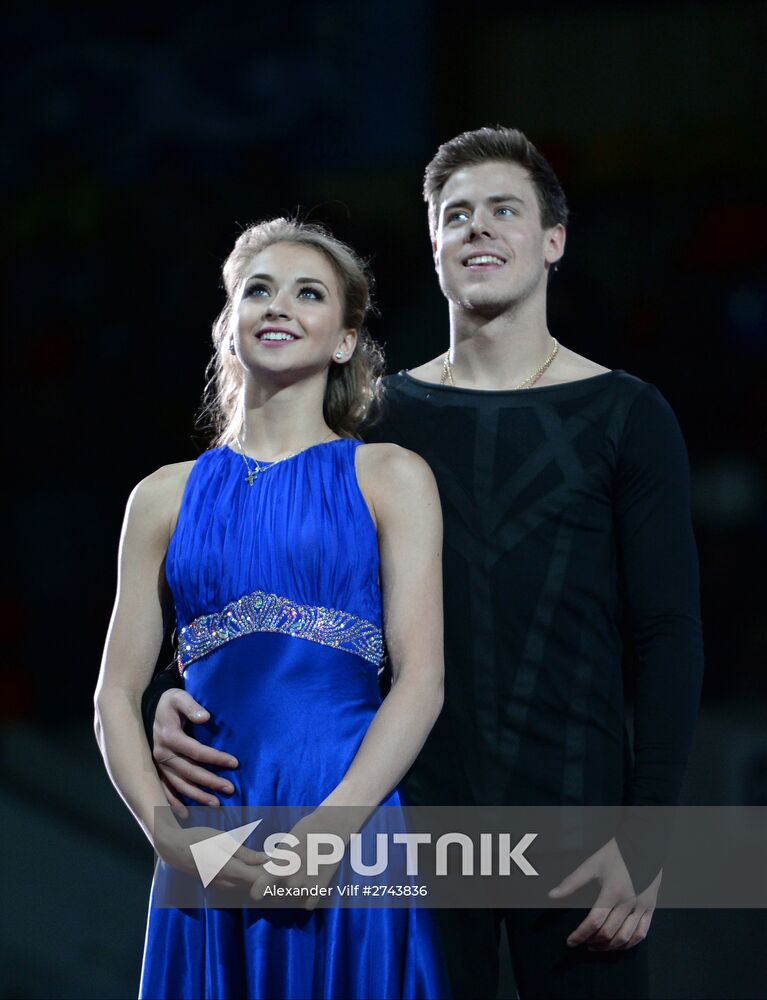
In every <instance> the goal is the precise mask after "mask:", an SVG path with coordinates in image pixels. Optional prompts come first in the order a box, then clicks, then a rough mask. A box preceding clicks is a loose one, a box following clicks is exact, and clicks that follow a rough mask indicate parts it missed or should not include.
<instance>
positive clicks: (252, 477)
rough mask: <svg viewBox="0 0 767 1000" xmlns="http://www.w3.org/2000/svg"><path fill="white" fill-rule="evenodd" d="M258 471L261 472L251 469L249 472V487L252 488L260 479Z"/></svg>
mask: <svg viewBox="0 0 767 1000" xmlns="http://www.w3.org/2000/svg"><path fill="white" fill-rule="evenodd" d="M258 471H259V470H258V469H251V470H250V471H249V472H248V476H247V482H248V486H252V485H253V483H255V481H256V479H257V478H258Z"/></svg>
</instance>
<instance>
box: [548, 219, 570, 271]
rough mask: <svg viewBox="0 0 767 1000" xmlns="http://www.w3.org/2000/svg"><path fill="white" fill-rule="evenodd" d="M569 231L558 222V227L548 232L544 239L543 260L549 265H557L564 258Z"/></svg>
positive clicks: (553, 227)
mask: <svg viewBox="0 0 767 1000" xmlns="http://www.w3.org/2000/svg"><path fill="white" fill-rule="evenodd" d="M566 239H567V230H566V229H565V227H564V226H563V225H562V223H561V222H558V223H557V224H556V226H552V227H551V229H547V230H546V235H545V237H544V249H543V259H544V260H545V261H546V263H547V264H556V262H557V261H558V260H561V258H562V257H563V256H564V253H565V241H566Z"/></svg>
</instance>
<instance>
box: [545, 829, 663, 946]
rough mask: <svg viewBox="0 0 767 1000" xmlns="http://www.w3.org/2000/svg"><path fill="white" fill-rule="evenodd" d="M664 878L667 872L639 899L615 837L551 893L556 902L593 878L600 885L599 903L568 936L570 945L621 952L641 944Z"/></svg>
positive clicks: (658, 877)
mask: <svg viewBox="0 0 767 1000" xmlns="http://www.w3.org/2000/svg"><path fill="white" fill-rule="evenodd" d="M662 877H663V869H661V870H660V871H659V872H658V875H657V877H656V878H655V881H654V882H652V883H651V884H650V885H649V886H648V887H647V888H646V889H645V890H644V892H642V893H640V895H639V896H636V895H635V894H634V886H633V884H632V882H631V876H630V875H629V873H628V869H627V868H626V865H625V863H624V861H623V857H622V855H621V852H620V850H619V848H618V844H617V842H616V840H615V838H614V837H613V838H612V839H611V840H609V841H608V842H607V843H606V844H605V845H604V847H601V848H600V849H599V850H598V851H596V853H594V854H592V855H591V857H589V858H586V860H585V861H584V862H583V864H581V865H579V866H578V867H577V868H576V869H575V871H573V872H571V873H570V874H569V875H568V876H567V877H566V878H564V879H563V880H562V881H561V882H560V883H559V885H558V886H556V887H555V888H554V889H551V890H550V892H549V896H551V897H552V898H553V899H562V898H563V897H564V896H569V895H570V894H571V893H573V892H575V890H576V889H580V888H581V887H582V886H584V885H587V884H588V883H589V882H591V880H592V879H597V881H598V882H599V884H600V892H599V896H598V898H597V900H596V902H595V903H594V905H593V906H592V908H591V910H590V911H589V914H588V916H587V917H586V918H585V920H584V921H583V922H582V923H581V924H579V925H578V926H577V927H576V928H575V930H574V931H573V932H572V933H571V934H570V936H569V937H568V939H567V943H568V945H570V947H572V948H574V947H576V946H577V945H579V944H584V943H586V942H587V943H588V948H589V951H620V950H628V949H629V948H633V947H635V946H636V945H638V944H639V942H640V941H643V940H644V939H645V938H646V937H647V932H648V931H649V929H650V921H651V920H652V915H653V913H654V912H655V906H656V903H657V901H658V889H659V888H660V883H661V879H662Z"/></svg>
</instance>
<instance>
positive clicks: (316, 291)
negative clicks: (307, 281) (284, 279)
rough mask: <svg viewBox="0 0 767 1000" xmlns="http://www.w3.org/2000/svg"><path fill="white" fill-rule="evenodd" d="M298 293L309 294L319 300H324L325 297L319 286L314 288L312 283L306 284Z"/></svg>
mask: <svg viewBox="0 0 767 1000" xmlns="http://www.w3.org/2000/svg"><path fill="white" fill-rule="evenodd" d="M298 294H299V296H302V295H304V294H308V295H309V297H310V298H313V299H316V300H317V301H318V302H322V300H323V299H324V298H325V296H324V295H323V294H322V292H321V291H320V290H319V288H314V287H312V286H311V285H304V287H303V288H300V289H299V291H298Z"/></svg>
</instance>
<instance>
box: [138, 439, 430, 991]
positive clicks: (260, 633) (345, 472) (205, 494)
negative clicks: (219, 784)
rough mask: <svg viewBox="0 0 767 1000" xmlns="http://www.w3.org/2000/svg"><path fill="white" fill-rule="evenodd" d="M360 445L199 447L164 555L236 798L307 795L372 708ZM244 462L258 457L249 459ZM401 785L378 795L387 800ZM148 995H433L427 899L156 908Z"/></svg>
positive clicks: (370, 553) (375, 695)
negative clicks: (272, 455)
mask: <svg viewBox="0 0 767 1000" xmlns="http://www.w3.org/2000/svg"><path fill="white" fill-rule="evenodd" d="M361 443H362V442H360V441H357V440H355V439H351V438H341V439H340V440H334V441H328V442H325V443H322V444H318V445H314V446H313V447H310V448H307V449H306V450H304V451H301V452H299V453H298V454H296V455H295V456H293V457H292V458H289V459H286V460H284V461H282V462H279V463H278V464H277V465H275V466H274V467H273V468H270V469H269V471H267V472H263V473H261V474H260V475H259V476H258V478H257V479H256V481H255V482H254V483H253V484H252V485H250V484H248V482H247V479H246V476H247V469H246V466H245V463H244V460H243V457H242V455H240V454H239V453H237V452H235V451H233V450H232V449H231V448H229V447H227V446H223V447H219V448H213V449H210V450H209V451H207V452H204V453H203V454H202V455H201V456H200V457H199V458H198V459H197V461H196V462H195V464H194V466H193V467H192V471H191V473H190V475H189V478H188V480H187V484H186V488H185V491H184V496H183V499H182V502H181V508H180V511H179V517H178V523H177V526H176V529H175V531H174V534H173V537H172V538H171V541H170V545H169V547H168V552H167V556H166V577H167V580H168V584H169V586H170V588H171V591H172V594H173V598H174V602H175V606H176V614H177V626H178V630H179V633H178V637H179V666H180V668H181V669H183V671H184V681H185V687H186V689H187V690H188V691H189V692H190V694H192V696H193V697H194V698H195V699H197V700H198V701H199V702H200V703H201V704H203V705H204V706H205V707H206V708H207V709H208V710H209V711H210V713H211V718H210V721H209V722H208V723H206V724H205V725H201V726H195V727H193V730H192V733H191V734H192V735H193V736H195V737H197V738H199V739H200V740H202V741H203V742H205V743H207V744H209V745H211V746H215V747H218V748H220V749H224V750H226V751H227V752H230V753H232V754H234V755H235V756H236V757H237V759H238V761H239V767H238V768H236V769H234V770H232V771H220V772H219V773H221V774H222V775H225V776H226V777H227V778H228V779H229V780H230V781H231V782H232V784H233V785H234V788H235V792H234V794H233V795H230V796H226V797H225V799H224V800H223V801H225V802H226V804H227V805H230V804H231V805H235V806H280V805H285V806H311V807H314V806H317V805H319V803H320V802H321V801H322V800H323V799H324V798H325V797H326V796H327V795H328V794H329V793H330V792H331V791H332V790H333V789H334V788H335V787H336V785H337V784H338V783H339V781H340V780H341V778H342V777H343V775H344V774H345V772H346V771H347V770H348V768H349V765H350V764H351V762H352V760H353V758H354V756H355V754H356V752H357V750H358V748H359V746H360V743H361V742H362V740H363V738H364V736H365V733H366V731H367V728H368V726H369V724H370V722H371V720H372V719H373V716H374V715H375V713H376V711H377V709H378V707H379V705H380V704H381V695H380V692H379V685H378V672H379V665H380V661H381V657H382V647H383V643H382V624H381V623H382V609H381V592H380V580H379V558H378V541H377V534H376V528H375V524H374V522H373V519H372V517H371V515H370V512H369V510H368V507H367V504H366V502H365V498H364V496H363V495H362V493H361V491H360V488H359V486H358V483H357V477H356V469H355V455H356V451H357V448H358V446H359V445H360V444H361ZM249 464H250V466H251V468H252V467H253V463H252V462H250V463H249ZM400 801H401V799H400V796H399V792H398V791H397V790H396V789H395V790H394V792H392V794H391V795H390V796H389V797H388V798H387V799H385V800H384V802H383V803H382V805H397V804H398V803H400ZM169 873H170V870H169V869H168V866H166V865H165V863H164V862H162V861H159V862H158V864H157V868H156V870H155V877H154V882H153V886H152V898H151V899H150V905H149V917H148V924H147V933H146V943H145V950H144V961H143V967H142V974H141V991H140V996H141V997H142V998H145V1000H154V998H160V997H162V998H195V1000H196V998H200V997H206V998H208V997H210V998H214V997H215V998H232V1000H234V998H237V1000H241V998H269V1000H276V998H286V1000H287V998H290V1000H299V998H302V1000H303V998H306V1000H315V998H316V1000H319V998H338V1000H341V998H343V1000H353V998H359V1000H363V998H373V997H374V998H376V1000H378V998H413V1000H420V998H423V1000H427V998H443V997H447V996H449V988H448V986H447V981H446V978H445V973H444V966H443V963H442V957H441V952H440V947H439V942H438V939H437V937H436V930H435V927H434V924H433V920H432V917H433V914H432V913H431V912H430V911H429V910H428V909H417V908H409V909H397V908H388V909H372V908H371V909H366V908H362V907H357V908H323V907H320V908H318V909H316V910H314V911H306V910H303V909H301V910H298V909H296V910H284V909H277V910H275V909H263V908H262V909H255V908H254V909H226V908H206V907H204V908H195V909H173V908H165V907H159V906H154V905H153V901H154V897H155V894H156V892H158V884H159V882H160V881H161V880H162V878H163V875H164V874H165V875H168V874H169Z"/></svg>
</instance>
